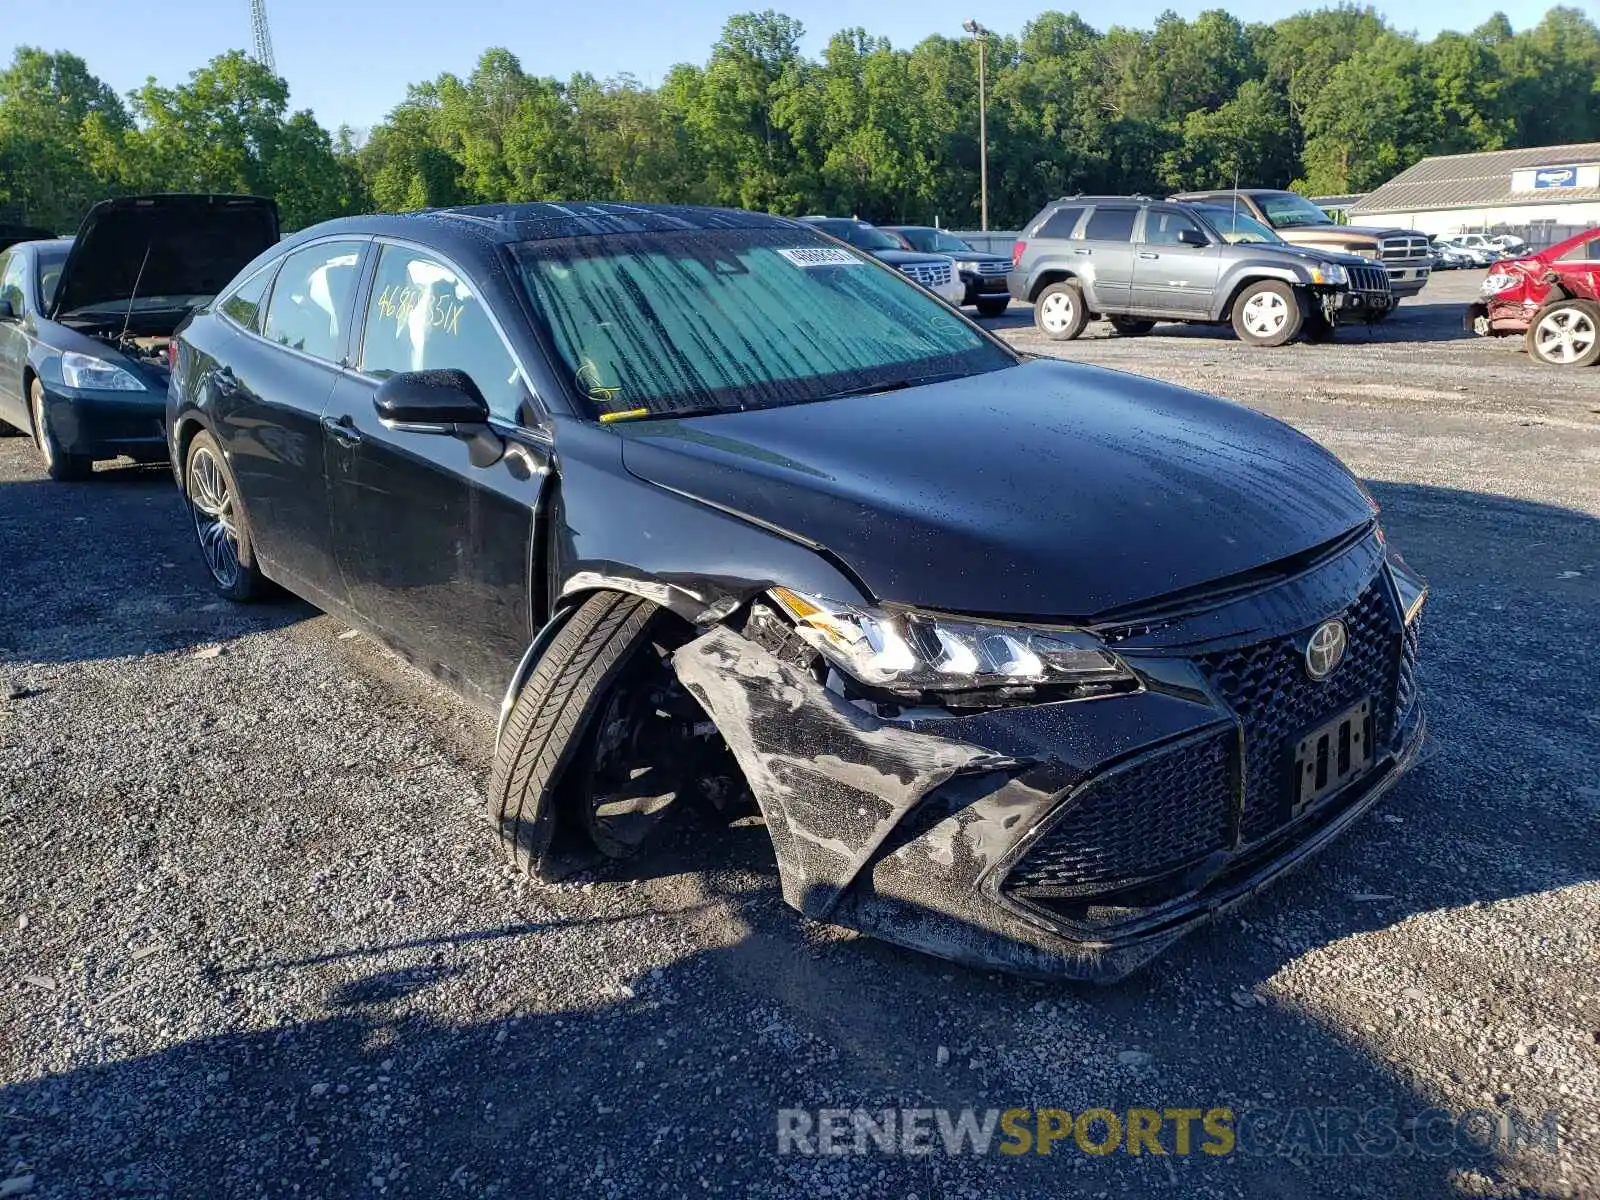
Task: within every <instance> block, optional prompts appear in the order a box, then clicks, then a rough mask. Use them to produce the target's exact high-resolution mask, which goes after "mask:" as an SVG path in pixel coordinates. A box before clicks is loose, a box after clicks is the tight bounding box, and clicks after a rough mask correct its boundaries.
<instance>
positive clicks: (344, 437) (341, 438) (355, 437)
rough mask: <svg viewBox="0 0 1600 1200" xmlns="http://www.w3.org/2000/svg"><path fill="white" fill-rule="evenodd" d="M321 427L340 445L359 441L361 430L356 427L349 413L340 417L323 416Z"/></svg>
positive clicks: (352, 444) (350, 444)
mask: <svg viewBox="0 0 1600 1200" xmlns="http://www.w3.org/2000/svg"><path fill="white" fill-rule="evenodd" d="M322 427H323V428H324V429H326V430H327V431H328V436H329V437H331V438H332V439H333V440H334V441H336V442H338V443H339V445H341V446H356V445H360V443H361V431H360V430H359V429H357V428H356V423H355V422H354V421H352V420H351V419H350V417H349V414H346V415H345V416H342V417H323V418H322Z"/></svg>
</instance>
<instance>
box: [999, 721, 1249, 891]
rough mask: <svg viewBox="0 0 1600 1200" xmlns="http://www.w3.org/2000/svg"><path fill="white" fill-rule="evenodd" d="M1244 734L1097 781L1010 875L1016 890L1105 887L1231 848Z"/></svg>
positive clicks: (1174, 751)
mask: <svg viewBox="0 0 1600 1200" xmlns="http://www.w3.org/2000/svg"><path fill="white" fill-rule="evenodd" d="M1237 743H1238V735H1237V734H1236V733H1235V732H1234V731H1233V730H1231V729H1228V730H1223V731H1222V732H1220V733H1215V734H1212V735H1210V736H1209V737H1207V738H1205V739H1203V740H1201V741H1198V742H1194V741H1190V742H1185V743H1182V744H1180V745H1177V746H1174V747H1172V748H1171V749H1169V750H1167V751H1165V752H1162V753H1157V754H1154V755H1151V756H1150V757H1148V758H1141V759H1137V760H1135V761H1133V762H1132V763H1130V764H1129V765H1127V766H1126V767H1123V768H1120V769H1113V770H1112V771H1109V772H1107V773H1106V774H1104V775H1101V776H1098V777H1096V778H1094V779H1092V780H1090V781H1089V782H1088V783H1087V784H1085V785H1084V786H1083V787H1081V788H1080V789H1079V790H1078V791H1077V792H1076V793H1075V794H1074V795H1073V796H1072V797H1071V798H1070V799H1068V800H1066V801H1065V802H1064V803H1063V805H1062V809H1063V814H1064V815H1063V816H1062V817H1061V818H1060V819H1059V820H1057V821H1056V822H1055V823H1054V824H1053V825H1051V826H1050V827H1049V829H1047V830H1046V831H1045V832H1044V834H1043V835H1042V836H1041V837H1040V839H1039V841H1038V842H1037V843H1035V845H1034V846H1033V848H1032V849H1031V850H1029V851H1028V852H1027V854H1025V855H1024V856H1023V858H1022V860H1021V861H1020V862H1019V863H1018V864H1017V865H1016V866H1015V867H1014V868H1012V870H1011V873H1010V874H1009V875H1008V876H1007V877H1006V882H1005V886H1006V888H1007V889H1008V890H1016V889H1019V888H1020V889H1038V888H1047V889H1050V890H1051V891H1053V892H1057V893H1059V892H1062V891H1080V892H1081V891H1093V890H1096V889H1101V890H1104V888H1105V886H1106V885H1108V884H1121V883H1128V882H1132V881H1136V880H1140V879H1149V878H1152V877H1153V876H1157V875H1163V874H1166V873H1168V872H1171V871H1174V870H1176V869H1178V868H1180V867H1183V866H1186V865H1188V864H1190V863H1193V862H1195V861H1197V860H1199V859H1202V858H1204V857H1205V856H1206V855H1208V854H1211V853H1213V852H1215V851H1217V850H1222V849H1225V848H1226V847H1227V844H1228V840H1229V823H1230V813H1231V811H1232V809H1233V797H1234V793H1235V791H1236V783H1235V776H1234V768H1233V750H1234V747H1235V746H1236V745H1237Z"/></svg>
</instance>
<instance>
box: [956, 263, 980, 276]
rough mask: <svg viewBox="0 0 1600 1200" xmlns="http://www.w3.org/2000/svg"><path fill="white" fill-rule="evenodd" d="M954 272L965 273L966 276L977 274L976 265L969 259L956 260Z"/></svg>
mask: <svg viewBox="0 0 1600 1200" xmlns="http://www.w3.org/2000/svg"><path fill="white" fill-rule="evenodd" d="M956 270H958V271H965V272H966V273H967V274H968V275H976V274H977V273H978V264H977V263H975V262H973V261H972V260H971V259H965V260H962V259H957V260H956Z"/></svg>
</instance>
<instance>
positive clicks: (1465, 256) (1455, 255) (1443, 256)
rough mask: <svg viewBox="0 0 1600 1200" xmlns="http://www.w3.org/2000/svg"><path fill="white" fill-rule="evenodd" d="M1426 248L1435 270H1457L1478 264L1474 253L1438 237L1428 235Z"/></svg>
mask: <svg viewBox="0 0 1600 1200" xmlns="http://www.w3.org/2000/svg"><path fill="white" fill-rule="evenodd" d="M1428 250H1429V252H1430V253H1431V254H1432V255H1433V263H1434V265H1433V269H1434V270H1435V271H1457V270H1461V269H1463V268H1470V267H1475V266H1477V265H1478V259H1477V256H1476V255H1474V254H1471V253H1469V252H1468V251H1466V250H1464V249H1462V248H1461V247H1460V246H1454V245H1451V244H1450V243H1449V242H1447V241H1444V240H1443V239H1442V238H1439V237H1430V238H1429V239H1428Z"/></svg>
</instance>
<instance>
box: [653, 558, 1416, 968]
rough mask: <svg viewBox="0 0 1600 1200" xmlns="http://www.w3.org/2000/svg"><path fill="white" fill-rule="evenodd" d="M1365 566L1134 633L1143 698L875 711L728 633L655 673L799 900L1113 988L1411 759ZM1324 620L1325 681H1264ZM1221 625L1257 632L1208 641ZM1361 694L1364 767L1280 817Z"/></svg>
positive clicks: (1345, 565)
mask: <svg viewBox="0 0 1600 1200" xmlns="http://www.w3.org/2000/svg"><path fill="white" fill-rule="evenodd" d="M1363 547H1364V548H1363ZM1381 562H1382V556H1381V551H1379V550H1377V549H1376V548H1374V547H1373V546H1371V545H1367V544H1363V546H1360V547H1357V548H1356V549H1355V550H1352V551H1349V552H1347V553H1345V554H1344V555H1342V556H1341V557H1340V558H1339V559H1338V560H1337V561H1335V562H1333V563H1330V564H1327V565H1326V566H1323V567H1319V568H1318V569H1317V570H1316V571H1315V572H1313V573H1312V575H1313V576H1314V577H1315V578H1314V579H1313V578H1304V579H1301V580H1297V581H1291V583H1286V584H1282V585H1280V586H1278V587H1276V588H1273V589H1270V591H1269V592H1266V593H1262V594H1258V595H1257V596H1255V597H1252V598H1246V599H1244V600H1240V601H1236V602H1234V603H1233V604H1230V605H1226V606H1224V607H1223V609H1222V610H1220V611H1219V610H1217V609H1213V610H1209V611H1208V612H1206V613H1205V614H1203V616H1202V617H1200V618H1199V619H1197V620H1196V621H1195V622H1194V623H1193V624H1192V625H1191V627H1190V629H1189V630H1188V631H1187V633H1185V632H1184V631H1182V630H1178V631H1176V632H1175V631H1174V626H1172V625H1168V626H1166V627H1164V628H1162V629H1160V630H1157V631H1151V630H1148V629H1147V630H1144V631H1142V632H1140V633H1130V634H1129V635H1128V636H1127V637H1126V638H1124V639H1122V640H1120V641H1119V642H1118V644H1117V648H1118V650H1119V652H1120V653H1122V654H1123V655H1124V657H1125V658H1126V660H1127V661H1128V662H1129V663H1130V665H1132V666H1133V667H1134V669H1135V671H1136V672H1138V673H1139V675H1140V676H1141V679H1142V680H1143V683H1144V686H1143V687H1142V688H1141V690H1139V691H1138V692H1134V693H1129V694H1124V695H1119V696H1110V697H1103V698H1100V699H1094V700H1083V701H1075V702H1058V703H1053V704H1040V705H1032V706H1022V707H1013V708H1002V709H992V710H986V711H980V712H976V713H967V714H960V715H957V714H954V713H949V712H945V711H943V710H934V711H931V712H929V711H923V710H915V711H908V712H907V713H905V714H903V715H901V716H898V717H894V718H887V717H885V716H883V715H881V714H880V713H878V712H876V711H873V710H871V708H870V706H865V705H863V704H860V703H856V702H852V701H849V700H846V699H844V698H843V697H841V696H840V695H838V694H837V693H835V692H834V691H831V690H829V689H827V688H825V687H824V686H822V685H821V684H819V683H818V682H817V681H816V680H815V678H814V677H813V676H812V675H811V674H810V673H809V672H807V671H806V670H804V669H802V668H800V667H797V666H795V665H793V664H791V663H790V662H787V661H783V660H780V658H778V657H777V656H775V655H773V654H772V653H770V652H768V651H767V650H765V649H764V648H762V647H761V646H759V645H757V644H756V643H755V642H754V641H751V640H749V639H747V638H745V637H742V636H741V635H739V634H738V633H735V632H733V631H732V630H730V629H727V628H723V627H718V628H716V629H713V630H711V631H710V632H709V633H706V634H705V635H703V636H702V637H700V638H698V639H696V640H695V641H693V642H691V643H689V644H688V645H686V646H684V647H682V648H681V649H680V650H679V651H678V652H677V653H676V655H675V657H674V665H675V667H676V670H677V672H678V675H679V678H680V679H681V680H682V681H683V682H684V684H685V685H686V686H687V687H688V688H689V690H690V691H691V692H692V693H693V694H694V695H695V696H696V698H697V699H698V700H699V701H700V703H701V705H702V706H703V707H704V708H705V709H706V711H707V712H708V713H709V714H710V715H711V717H712V718H713V720H714V721H715V722H716V723H717V726H718V728H719V730H720V731H721V732H722V734H723V737H724V739H725V740H726V741H727V743H728V746H729V748H730V750H731V751H732V752H733V754H734V756H735V757H736V758H737V759H738V761H739V764H740V766H741V768H742V769H743V771H744V774H745V777H746V779H747V781H748V782H749V784H750V786H751V789H752V790H753V791H754V793H755V796H756V798H757V800H758V802H759V803H760V805H761V809H762V811H763V813H764V815H765V817H766V820H767V824H768V829H769V831H770V833H771V836H772V841H773V846H774V849H775V851H776V856H777V861H778V869H779V875H780V879H781V882H782V888H783V895H784V898H785V900H787V901H788V902H789V903H790V904H791V905H793V906H794V907H795V908H797V909H799V910H800V911H801V912H803V913H805V914H807V915H808V916H811V917H815V918H818V919H823V920H828V921H832V922H835V923H838V924H842V925H848V926H853V927H856V928H859V929H862V930H864V931H866V932H869V933H871V934H873V935H875V936H877V937H881V938H883V939H885V940H887V941H892V942H896V943H899V944H901V945H905V946H910V947H912V948H915V949H919V950H924V951H927V952H930V953H933V954H936V955H939V956H941V957H945V958H950V959H954V960H957V961H961V962H965V963H969V964H972V965H975V966H981V967H1000V968H1003V969H1006V970H1009V971H1013V972H1017V973H1020V974H1026V975H1032V976H1039V977H1048V978H1067V979H1080V980H1094V981H1099V982H1110V981H1113V980H1116V979H1119V978H1121V977H1123V976H1125V975H1126V974H1128V973H1129V972H1130V971H1132V970H1134V969H1136V968H1137V967H1139V966H1141V965H1142V964H1144V963H1146V962H1148V961H1149V960H1150V959H1152V958H1154V957H1155V956H1156V955H1158V954H1159V953H1161V952H1162V951H1163V950H1164V949H1165V948H1166V947H1168V946H1169V945H1170V944H1171V943H1172V942H1173V941H1175V940H1176V939H1178V938H1179V937H1181V936H1183V935H1184V934H1185V933H1187V932H1189V931H1190V930H1192V929H1193V928H1194V927H1196V926H1197V925H1199V924H1201V923H1203V922H1204V921H1206V920H1208V919H1209V918H1211V917H1212V916H1214V915H1216V914H1217V913H1218V912H1221V911H1224V910H1226V909H1227V908H1229V907H1231V906H1233V905H1234V904H1237V903H1239V902H1241V901H1243V900H1244V899H1246V898H1247V897H1249V896H1250V895H1251V894H1252V893H1254V892H1255V891H1257V890H1258V889H1260V888H1261V887H1263V886H1265V885H1266V884H1267V883H1269V882H1271V881H1272V880H1274V879H1276V878H1277V877H1278V876H1280V875H1282V874H1283V873H1284V872H1286V871H1287V870H1289V869H1291V868H1292V867H1294V866H1296V865H1298V864H1299V863H1301V862H1303V861H1304V860H1305V859H1307V858H1308V857H1310V855H1312V854H1313V853H1315V852H1316V851H1317V850H1319V849H1321V848H1322V847H1323V846H1325V845H1327V844H1328V843H1329V842H1330V841H1332V840H1333V839H1334V838H1335V837H1337V836H1338V835H1339V834H1340V833H1341V832H1342V831H1344V830H1345V829H1347V828H1348V827H1349V826H1350V825H1351V824H1352V823H1354V822H1355V821H1356V820H1357V819H1358V818H1359V817H1360V816H1361V814H1362V813H1364V812H1365V811H1367V810H1368V809H1369V808H1371V807H1372V806H1373V805H1374V804H1376V803H1377V801H1378V800H1379V798H1380V797H1382V795H1383V794H1384V793H1385V792H1387V791H1388V789H1389V788H1390V787H1392V786H1393V785H1394V784H1395V782H1396V781H1397V780H1398V779H1399V778H1400V776H1401V775H1402V774H1403V772H1404V771H1405V769H1406V768H1407V767H1408V766H1409V765H1410V764H1411V763H1412V761H1413V760H1414V758H1415V756H1416V754H1417V751H1418V749H1419V748H1420V746H1421V744H1422V740H1423V736H1424V733H1423V730H1424V719H1423V715H1422V709H1421V706H1420V703H1419V702H1418V701H1417V697H1416V688H1415V676H1414V671H1413V668H1414V663H1415V650H1416V638H1415V629H1414V627H1412V628H1409V629H1408V628H1407V627H1405V626H1404V625H1403V623H1402V620H1401V617H1400V613H1399V607H1398V602H1397V599H1396V594H1395V590H1394V585H1393V583H1392V581H1391V580H1390V578H1389V575H1388V573H1387V571H1386V570H1385V569H1384V568H1383V567H1382V565H1381ZM1228 610H1233V611H1232V612H1231V614H1230V613H1229V612H1228ZM1336 614H1338V615H1341V616H1343V617H1344V618H1345V620H1346V622H1347V624H1349V625H1350V627H1351V629H1352V637H1351V645H1352V649H1351V651H1350V655H1351V659H1350V664H1349V666H1348V667H1347V668H1345V669H1344V670H1343V673H1342V675H1341V674H1339V673H1336V674H1335V675H1334V676H1332V677H1330V680H1329V682H1328V683H1326V684H1309V683H1306V682H1303V681H1301V682H1297V679H1299V677H1296V678H1290V677H1289V675H1287V674H1283V670H1282V669H1283V668H1286V667H1290V666H1292V667H1294V668H1297V669H1298V668H1300V666H1301V663H1302V655H1303V650H1304V647H1303V645H1302V644H1301V643H1303V642H1304V640H1305V637H1306V635H1307V633H1308V631H1309V630H1310V629H1311V628H1314V627H1315V626H1316V625H1317V624H1318V623H1320V622H1321V621H1323V620H1324V619H1326V618H1328V617H1330V616H1333V615H1336ZM1264 619H1271V620H1275V621H1276V622H1277V626H1278V628H1277V630H1276V631H1275V632H1272V633H1271V634H1270V635H1269V636H1265V637H1264V636H1263V635H1264V633H1265V632H1266V629H1267V628H1269V627H1268V626H1264V624H1263V620H1264ZM1234 620H1245V621H1248V622H1249V623H1246V624H1234V625H1233V628H1235V629H1238V628H1249V629H1251V630H1252V633H1251V634H1250V635H1248V637H1247V638H1245V639H1242V640H1241V639H1240V638H1238V637H1233V638H1230V637H1228V636H1227V635H1226V634H1224V633H1221V632H1219V631H1220V630H1221V629H1222V628H1224V627H1225V626H1226V625H1227V624H1228V623H1229V622H1230V621H1234ZM1358 643H1359V645H1360V646H1361V647H1364V649H1359V650H1358V648H1357V647H1358ZM1291 659H1292V660H1293V662H1292V663H1291V662H1290V660H1291ZM1280 676H1281V678H1280ZM1339 680H1342V682H1338V683H1335V681H1339ZM1318 689H1323V690H1320V691H1319V690H1318ZM1358 694H1359V695H1362V696H1368V695H1370V696H1371V697H1372V699H1373V704H1374V709H1375V711H1376V712H1377V714H1378V715H1377V716H1376V717H1375V719H1374V728H1375V730H1376V741H1375V745H1376V746H1377V750H1376V752H1375V755H1374V761H1373V765H1372V767H1371V768H1370V769H1369V771H1368V772H1367V773H1366V774H1364V775H1361V776H1359V777H1358V778H1356V779H1355V780H1354V781H1353V782H1352V783H1350V784H1349V785H1348V786H1347V787H1345V788H1344V789H1343V790H1342V791H1339V792H1336V793H1335V794H1334V795H1332V796H1331V797H1329V798H1327V799H1326V800H1324V801H1322V802H1320V803H1318V804H1316V805H1315V806H1312V807H1309V808H1307V809H1306V810H1304V811H1302V812H1298V813H1296V812H1294V811H1293V803H1292V798H1291V797H1290V796H1289V794H1288V791H1287V788H1286V785H1287V761H1288V760H1286V759H1285V758H1284V756H1285V754H1288V753H1290V751H1289V747H1290V746H1291V745H1292V744H1293V742H1294V740H1295V739H1296V738H1298V737H1300V736H1302V735H1303V734H1304V733H1306V732H1307V731H1308V730H1310V729H1312V728H1316V727H1317V726H1318V725H1320V724H1322V723H1323V722H1325V721H1326V720H1327V719H1329V718H1330V717H1332V716H1334V715H1335V714H1337V713H1339V712H1341V711H1343V710H1344V709H1345V708H1346V707H1347V706H1348V705H1349V703H1350V702H1351V698H1352V697H1353V696H1356V695H1358ZM1130 779H1132V780H1133V781H1134V783H1135V786H1132V787H1122V786H1121V784H1122V782H1124V781H1128V780H1130Z"/></svg>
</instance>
